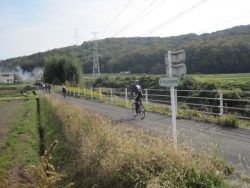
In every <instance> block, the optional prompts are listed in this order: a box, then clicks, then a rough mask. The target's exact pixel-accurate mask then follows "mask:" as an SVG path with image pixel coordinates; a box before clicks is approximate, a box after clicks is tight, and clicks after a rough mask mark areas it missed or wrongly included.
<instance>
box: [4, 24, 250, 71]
mask: <svg viewBox="0 0 250 188" xmlns="http://www.w3.org/2000/svg"><path fill="white" fill-rule="evenodd" d="M98 47H99V48H98V53H99V63H100V69H101V72H103V73H118V72H121V71H131V73H146V74H162V73H164V67H165V62H164V56H165V54H166V53H167V51H168V50H172V51H173V50H179V49H184V50H185V51H186V65H187V72H188V73H189V74H194V73H203V74H211V73H213V74H216V73H244V72H250V63H249V59H250V25H247V26H238V27H234V28H231V29H226V30H222V31H217V32H214V33H211V34H202V35H196V34H187V35H181V36H175V37H166V38H160V37H134V38H107V39H103V40H98ZM55 55H57V56H60V55H61V56H62V55H63V56H66V57H67V58H69V59H72V60H76V61H77V62H78V63H79V64H80V65H81V68H82V71H83V72H84V73H92V70H93V43H91V42H84V43H83V44H82V45H80V46H69V47H65V48H59V49H54V50H50V51H46V52H41V53H36V54H32V55H30V56H24V57H17V58H13V59H7V60H5V61H2V62H1V65H3V66H9V67H14V66H16V65H20V66H21V67H22V68H23V69H24V70H27V71H29V70H32V69H34V68H35V67H44V66H45V62H46V59H47V58H48V57H50V56H55Z"/></svg>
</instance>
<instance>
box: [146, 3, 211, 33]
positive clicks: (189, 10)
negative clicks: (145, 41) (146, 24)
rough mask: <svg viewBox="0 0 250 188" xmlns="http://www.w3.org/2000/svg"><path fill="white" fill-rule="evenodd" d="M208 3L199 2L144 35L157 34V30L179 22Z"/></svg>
mask: <svg viewBox="0 0 250 188" xmlns="http://www.w3.org/2000/svg"><path fill="white" fill-rule="evenodd" d="M206 1H207V0H202V1H200V2H198V3H196V4H195V5H192V6H191V7H189V8H187V9H185V10H184V11H182V12H180V13H179V14H177V15H175V16H173V17H171V18H169V19H168V20H166V21H164V22H163V23H161V24H159V25H157V26H156V27H155V28H153V29H152V30H150V31H149V32H148V33H145V34H143V35H149V34H152V33H153V32H155V31H156V30H159V29H161V28H162V27H164V26H166V25H167V24H169V23H171V22H173V21H175V20H177V19H178V18H179V17H182V16H183V15H185V14H187V13H189V12H191V11H192V10H193V9H195V8H197V7H199V6H201V5H202V4H203V3H205V2H206Z"/></svg>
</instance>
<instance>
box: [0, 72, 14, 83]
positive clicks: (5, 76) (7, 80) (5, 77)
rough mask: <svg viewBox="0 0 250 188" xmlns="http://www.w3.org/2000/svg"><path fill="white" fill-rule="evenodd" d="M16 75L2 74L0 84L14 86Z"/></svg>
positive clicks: (0, 74)
mask: <svg viewBox="0 0 250 188" xmlns="http://www.w3.org/2000/svg"><path fill="white" fill-rule="evenodd" d="M14 75H15V74H14V73H0V83H4V84H8V83H9V84H13V83H14V81H15V79H14Z"/></svg>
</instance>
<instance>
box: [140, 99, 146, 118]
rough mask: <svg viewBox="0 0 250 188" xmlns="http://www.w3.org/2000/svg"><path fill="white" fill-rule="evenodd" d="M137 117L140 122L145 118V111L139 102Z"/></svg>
mask: <svg viewBox="0 0 250 188" xmlns="http://www.w3.org/2000/svg"><path fill="white" fill-rule="evenodd" d="M139 116H140V118H141V119H142V120H143V119H144V118H145V109H144V106H143V104H142V103H141V102H140V103H139Z"/></svg>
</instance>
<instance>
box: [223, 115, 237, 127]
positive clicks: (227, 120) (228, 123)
mask: <svg viewBox="0 0 250 188" xmlns="http://www.w3.org/2000/svg"><path fill="white" fill-rule="evenodd" d="M218 123H219V124H220V125H221V126H223V127H239V119H238V118H237V117H236V116H235V115H231V114H226V115H223V116H221V117H219V119H218Z"/></svg>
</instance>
